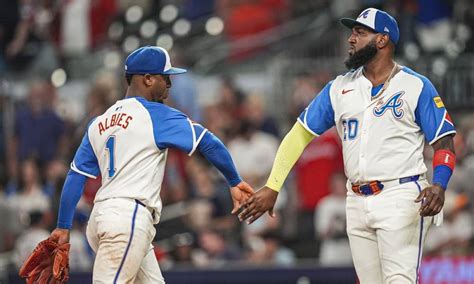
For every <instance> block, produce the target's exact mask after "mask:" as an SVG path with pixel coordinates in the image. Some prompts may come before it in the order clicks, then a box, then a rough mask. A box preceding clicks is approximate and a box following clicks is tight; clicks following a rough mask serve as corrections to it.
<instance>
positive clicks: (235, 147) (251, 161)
mask: <svg viewBox="0 0 474 284" xmlns="http://www.w3.org/2000/svg"><path fill="white" fill-rule="evenodd" d="M228 148H229V152H230V153H231V155H232V157H233V159H234V162H235V166H236V167H237V169H238V170H239V172H240V174H241V175H242V177H243V178H244V179H245V180H248V181H249V183H250V184H254V185H261V184H263V183H264V182H265V180H264V179H265V178H266V176H267V175H268V174H269V173H270V170H271V169H272V163H273V160H274V159H275V155H276V154H275V153H276V151H277V149H278V140H277V138H276V137H275V136H273V135H270V134H267V133H265V132H262V131H260V130H257V128H256V125H255V124H254V123H253V122H252V121H250V120H249V119H245V120H242V121H241V124H240V129H239V132H238V135H237V137H235V138H234V139H232V140H231V141H230V142H229V144H228Z"/></svg>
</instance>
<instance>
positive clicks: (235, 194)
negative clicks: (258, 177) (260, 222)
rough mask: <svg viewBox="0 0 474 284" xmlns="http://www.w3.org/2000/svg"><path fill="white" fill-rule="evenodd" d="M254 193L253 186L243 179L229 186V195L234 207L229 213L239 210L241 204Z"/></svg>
mask: <svg viewBox="0 0 474 284" xmlns="http://www.w3.org/2000/svg"><path fill="white" fill-rule="evenodd" d="M254 193H255V192H254V190H253V188H252V187H251V186H250V185H249V184H248V183H246V182H245V181H241V182H240V183H239V184H238V185H236V186H234V187H231V188H230V195H231V196H232V202H233V203H234V208H233V209H232V212H231V213H232V214H235V213H236V212H237V211H239V208H240V207H241V206H242V204H244V202H245V201H247V200H248V199H249V198H250V197H251V196H252V195H254Z"/></svg>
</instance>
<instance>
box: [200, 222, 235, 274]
mask: <svg viewBox="0 0 474 284" xmlns="http://www.w3.org/2000/svg"><path fill="white" fill-rule="evenodd" d="M198 243H199V249H197V250H196V251H195V252H194V253H193V263H194V264H195V265H196V266H198V267H223V266H224V265H226V264H227V263H229V262H230V261H236V260H239V259H241V258H242V255H241V253H240V251H239V249H238V248H237V247H236V246H234V245H233V244H232V243H230V242H229V241H227V240H226V239H225V238H224V236H223V235H222V234H221V233H220V232H218V231H214V230H204V231H202V232H199V233H198Z"/></svg>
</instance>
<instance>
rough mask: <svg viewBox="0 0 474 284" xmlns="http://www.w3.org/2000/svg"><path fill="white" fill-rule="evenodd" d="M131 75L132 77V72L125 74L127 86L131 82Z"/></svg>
mask: <svg viewBox="0 0 474 284" xmlns="http://www.w3.org/2000/svg"><path fill="white" fill-rule="evenodd" d="M132 77H133V74H125V79H126V80H127V84H128V85H129V86H130V84H131V83H132Z"/></svg>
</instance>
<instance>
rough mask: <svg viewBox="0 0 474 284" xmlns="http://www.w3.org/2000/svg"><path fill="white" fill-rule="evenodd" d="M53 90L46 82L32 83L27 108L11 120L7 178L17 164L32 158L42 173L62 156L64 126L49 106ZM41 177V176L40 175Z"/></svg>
mask: <svg viewBox="0 0 474 284" xmlns="http://www.w3.org/2000/svg"><path fill="white" fill-rule="evenodd" d="M54 91H55V90H54V88H53V87H52V86H51V84H50V83H48V82H46V81H35V82H34V83H32V85H31V88H30V92H29V94H28V99H27V105H26V106H25V107H23V108H21V109H19V110H18V112H17V114H16V117H15V130H14V137H12V138H11V139H10V143H9V151H8V153H9V155H10V157H9V160H10V163H9V164H10V165H9V168H10V171H9V172H10V177H11V178H13V179H14V178H15V177H16V176H17V175H16V171H17V164H18V162H22V161H24V160H26V159H28V158H31V157H33V158H34V159H36V160H37V161H38V163H39V164H40V165H41V166H44V168H45V169H46V168H47V167H48V166H49V164H50V163H52V162H53V161H55V160H61V159H62V158H64V157H65V156H66V153H67V151H68V150H67V149H68V148H67V147H68V145H67V144H66V141H67V140H66V137H65V135H64V134H65V126H64V122H63V120H62V119H61V118H60V117H59V116H58V114H57V113H56V112H55V110H54V109H53V106H52V102H51V101H52V99H51V97H52V96H54ZM41 175H44V173H41Z"/></svg>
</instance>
